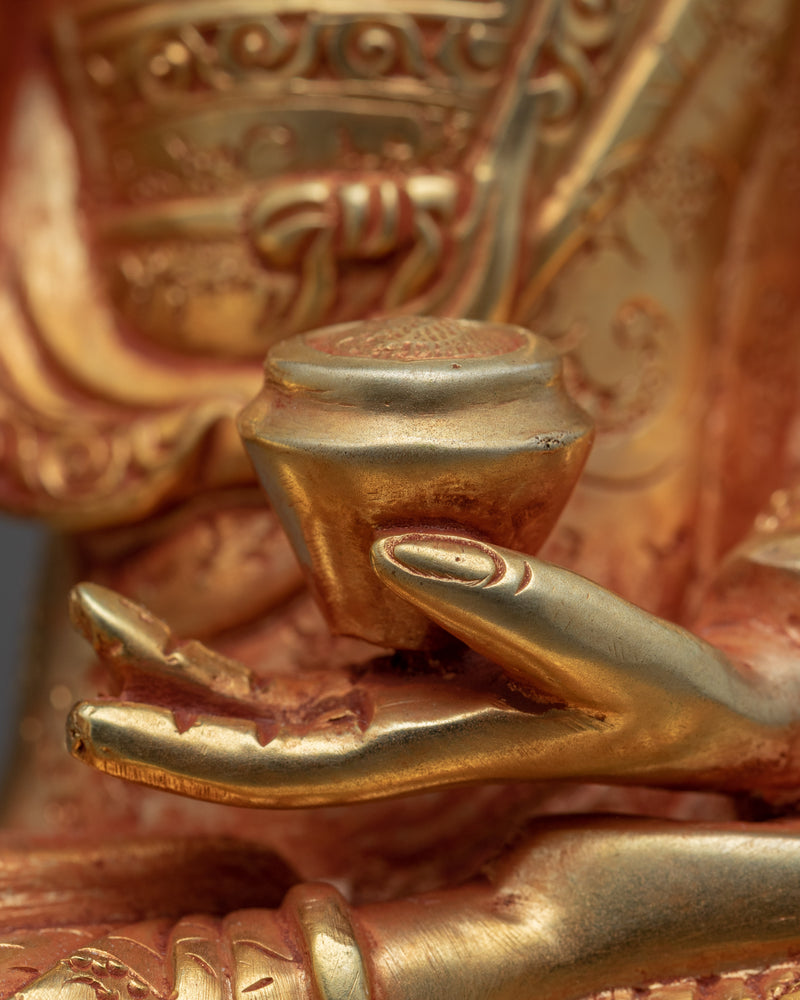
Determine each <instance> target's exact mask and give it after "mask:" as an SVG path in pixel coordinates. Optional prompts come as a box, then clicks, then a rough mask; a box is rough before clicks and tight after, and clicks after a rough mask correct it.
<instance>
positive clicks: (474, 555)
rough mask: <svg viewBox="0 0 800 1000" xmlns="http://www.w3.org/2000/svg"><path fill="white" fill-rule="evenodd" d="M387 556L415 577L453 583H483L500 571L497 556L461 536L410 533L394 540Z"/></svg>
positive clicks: (499, 573) (501, 571) (501, 572)
mask: <svg viewBox="0 0 800 1000" xmlns="http://www.w3.org/2000/svg"><path fill="white" fill-rule="evenodd" d="M389 555H390V558H391V560H392V561H393V562H395V563H396V564H397V565H398V566H400V567H401V568H402V569H406V570H409V571H410V572H412V573H415V574H416V575H418V576H428V577H434V578H436V579H440V580H452V581H453V582H454V583H469V584H476V583H483V582H485V581H488V580H490V579H494V578H497V577H498V576H502V574H503V566H502V563H501V562H500V561H499V557H496V556H493V555H491V554H490V552H489V551H487V550H486V549H485V548H483V546H481V545H480V544H478V543H471V542H469V541H466V540H463V539H458V540H456V539H447V538H426V539H419V538H414V537H413V536H412V537H409V538H405V539H399V540H396V541H394V542H393V544H392V545H391V547H390V548H389Z"/></svg>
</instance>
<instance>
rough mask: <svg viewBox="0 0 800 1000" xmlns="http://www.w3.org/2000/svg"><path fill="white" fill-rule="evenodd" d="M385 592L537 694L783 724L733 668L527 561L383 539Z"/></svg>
mask: <svg viewBox="0 0 800 1000" xmlns="http://www.w3.org/2000/svg"><path fill="white" fill-rule="evenodd" d="M372 562H373V566H374V569H375V571H376V573H377V574H378V576H379V577H380V578H381V580H383V581H384V582H385V583H386V585H387V586H388V587H390V588H391V589H392V590H393V591H395V592H396V593H398V594H400V595H401V596H402V597H404V598H405V599H406V600H408V601H410V602H411V603H412V604H415V605H416V606H417V607H419V608H420V609H421V610H423V611H424V612H425V613H426V614H428V615H429V616H430V617H431V618H432V619H433V620H434V621H435V622H437V623H438V624H440V625H442V626H443V627H444V628H446V629H447V630H448V631H450V632H452V633H453V634H454V635H455V636H457V637H458V638H459V639H461V640H463V641H464V642H466V643H467V644H468V645H470V646H471V647H472V648H474V649H476V650H477V651H478V652H480V653H482V654H483V655H484V656H486V657H488V658H489V659H491V660H493V661H494V662H496V663H499V664H500V665H502V666H503V667H504V668H505V669H506V671H507V672H508V673H509V674H510V675H511V676H513V677H514V678H516V679H517V680H520V681H522V682H523V683H525V684H526V685H528V686H529V687H532V688H533V689H534V690H536V691H538V692H540V693H542V694H543V695H545V696H547V697H549V698H551V699H553V700H556V701H558V702H560V703H564V702H566V703H567V704H569V705H573V706H579V707H582V708H584V709H586V710H589V711H598V712H604V713H608V712H611V713H620V714H624V715H625V714H627V715H630V714H631V713H632V712H633V711H635V712H636V713H637V714H639V715H641V714H642V713H644V714H645V715H646V714H647V713H649V712H652V711H655V712H657V713H659V715H660V716H661V718H662V719H663V718H664V716H665V714H668V713H670V712H673V711H678V710H680V711H686V710H687V709H688V707H689V706H694V707H695V708H697V709H699V710H701V711H702V710H703V708H704V707H705V708H708V707H710V706H713V705H722V706H726V707H728V708H733V709H735V711H737V712H739V713H741V714H742V715H744V716H750V717H763V716H764V714H765V713H766V714H770V713H772V714H773V715H775V716H777V715H780V713H781V711H782V709H781V707H780V706H779V705H777V704H772V703H767V702H766V701H765V700H764V699H763V698H762V697H761V695H760V692H758V691H757V690H755V689H754V688H753V687H752V686H750V685H749V684H747V683H745V681H744V680H743V679H742V678H741V677H740V676H739V674H738V672H737V671H736V669H735V668H734V666H733V665H732V664H731V663H730V661H729V660H727V659H726V657H725V656H723V654H722V653H720V652H719V651H718V650H716V649H714V647H713V646H709V645H708V644H707V643H704V642H702V641H701V640H700V639H698V638H697V637H696V636H694V635H692V634H691V633H690V632H687V631H685V630H684V629H681V628H678V627H677V626H675V625H672V624H671V623H669V622H665V621H663V620H661V619H659V618H656V617H655V616H653V615H650V614H648V613H647V612H645V611H642V610H641V609H640V608H637V607H635V606H634V605H632V604H629V603H628V602H627V601H624V600H622V599H621V598H619V597H617V596H616V595H614V594H612V593H610V592H609V591H607V590H605V589H604V588H602V587H599V586H597V585H596V584H593V583H591V582H590V581H589V580H586V579H584V578H583V577H580V576H578V575H577V574H575V573H571V572H569V571H567V570H564V569H561V568H559V567H556V566H552V565H550V564H548V563H545V562H542V561H541V560H537V559H534V558H532V557H530V556H526V555H522V554H520V553H517V552H512V551H510V550H509V549H503V548H499V547H497V546H493V545H489V544H486V543H484V542H479V541H475V540H473V539H470V538H466V537H462V536H459V535H449V534H447V535H446V534H434V533H425V532H414V533H408V534H404V535H393V536H390V537H388V538H383V539H380V540H379V541H377V542H375V544H374V545H373V547H372Z"/></svg>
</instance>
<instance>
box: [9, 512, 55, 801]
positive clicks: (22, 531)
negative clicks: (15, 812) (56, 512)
mask: <svg viewBox="0 0 800 1000" xmlns="http://www.w3.org/2000/svg"><path fill="white" fill-rule="evenodd" d="M45 545H46V533H45V531H44V530H43V529H42V528H41V527H40V526H39V525H36V524H34V523H29V522H27V521H22V520H19V519H16V518H10V517H0V781H2V778H3V777H4V776H5V769H6V766H7V763H8V761H9V757H10V752H11V749H12V747H13V744H14V737H15V735H16V734H15V732H14V728H13V727H14V726H15V724H16V721H17V720H18V702H19V697H20V683H19V680H20V671H21V667H22V664H23V662H24V658H25V648H26V644H27V642H28V637H29V634H30V629H31V627H32V625H33V622H32V617H33V614H34V609H35V601H34V596H35V592H36V587H37V584H38V575H39V567H40V566H41V564H42V562H43V557H44V549H45Z"/></svg>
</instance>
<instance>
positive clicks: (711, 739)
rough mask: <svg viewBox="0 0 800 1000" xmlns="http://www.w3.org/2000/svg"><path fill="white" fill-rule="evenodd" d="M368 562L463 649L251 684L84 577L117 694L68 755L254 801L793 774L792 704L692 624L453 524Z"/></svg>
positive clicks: (749, 781)
mask: <svg viewBox="0 0 800 1000" xmlns="http://www.w3.org/2000/svg"><path fill="white" fill-rule="evenodd" d="M372 558H373V566H374V569H375V572H376V573H377V574H378V576H379V577H380V578H381V580H383V581H384V583H385V584H386V585H387V586H388V587H390V588H391V589H392V590H394V591H395V592H396V593H398V594H400V595H401V596H402V597H404V598H405V599H406V600H408V601H410V602H412V603H413V604H415V605H417V606H418V607H419V608H421V609H422V610H423V611H424V612H425V613H426V614H427V615H429V616H430V617H431V618H432V619H433V620H434V621H435V622H437V623H438V624H440V625H441V626H443V627H444V628H445V629H447V630H448V631H449V632H451V633H452V634H453V635H455V636H456V637H458V638H459V639H461V640H463V642H465V643H466V644H467V645H468V646H470V647H472V649H473V650H475V651H476V652H477V653H478V654H481V655H480V656H478V657H476V656H473V655H472V654H469V655H466V656H465V655H459V656H457V657H455V658H454V659H452V661H448V660H447V658H443V659H442V660H441V662H443V663H444V667H440V669H439V670H438V672H437V671H436V669H435V668H434V667H435V661H434V666H430V669H428V670H427V671H425V670H423V671H422V672H420V671H419V670H416V671H414V672H411V673H406V674H400V675H398V671H397V669H396V664H395V665H394V667H395V668H394V669H387V664H386V661H377V660H376V661H375V663H374V664H373V665H372V666H371V667H370V668H369V669H363V668H362V669H361V670H358V671H354V672H351V673H347V674H341V673H332V672H320V673H318V674H313V675H306V676H305V677H303V678H301V679H293V680H289V679H281V678H276V679H273V680H267V681H265V680H264V679H263V678H262V677H260V676H259V675H258V674H256V672H254V671H253V672H251V671H250V670H249V669H248V668H247V667H246V666H244V665H243V664H240V663H237V662H235V661H231V660H227V659H225V658H223V657H221V656H219V655H217V654H215V653H213V652H212V651H210V650H209V649H207V648H206V647H204V646H202V645H201V644H199V643H195V642H189V643H178V642H176V641H175V640H174V639H173V637H172V636H171V634H170V632H169V629H168V628H167V626H166V625H164V624H163V623H162V622H160V621H158V620H157V619H154V618H153V617H152V616H151V615H149V613H147V612H146V611H144V609H142V608H139V607H138V606H136V605H133V604H131V603H130V602H128V601H126V600H125V599H123V598H121V597H119V596H118V595H116V594H114V593H112V592H110V591H107V590H103V589H102V588H99V587H95V586H93V585H88V584H87V585H83V586H81V587H79V588H77V590H76V591H75V592H74V595H73V618H74V620H75V622H76V624H77V625H78V627H79V628H81V630H82V631H83V632H84V634H85V635H86V636H87V638H89V639H90V640H91V641H92V643H93V644H94V646H95V649H96V650H97V652H98V653H99V655H100V657H101V659H103V660H104V661H105V662H106V663H108V664H109V665H110V666H111V667H112V668H113V669H114V670H115V672H116V674H117V675H118V677H119V678H120V686H121V693H120V697H119V700H116V701H108V700H103V701H96V702H92V703H89V702H85V703H81V704H79V705H77V706H76V707H75V709H74V710H73V712H72V715H71V717H70V722H69V737H70V743H71V749H72V752H73V754H74V755H75V756H77V757H79V758H80V759H83V760H85V761H86V762H88V763H91V764H93V765H94V766H95V767H98V768H99V769H101V770H103V771H107V772H110V773H112V774H116V775H119V776H122V777H125V778H128V779H131V780H134V781H138V782H141V783H144V784H148V785H154V786H158V787H163V788H169V789H172V790H173V791H177V792H180V793H183V794H186V795H191V796H194V797H199V798H205V799H211V800H215V801H222V802H230V803H235V804H240V805H252V806H265V807H275V806H305V805H315V804H325V803H338V802H352V801H360V800H366V799H374V798H381V797H387V796H392V795H400V794H405V793H409V792H414V791H422V790H426V789H431V788H437V787H441V786H447V785H454V784H459V783H464V782H475V781H498V780H529V779H530V780H533V779H536V780H541V779H548V778H559V779H580V780H589V781H599V782H620V783H636V784H652V785H664V786H675V787H678V786H680V787H695V788H701V787H705V788H718V789H726V790H735V789H740V788H741V789H744V788H750V789H754V788H756V789H762V788H766V789H770V788H771V789H776V788H786V787H790V786H792V785H796V782H797V779H798V771H800V768H798V767H797V765H796V764H795V762H794V759H793V753H792V744H793V739H794V732H795V720H796V718H797V716H798V711H797V706H798V705H800V699H794V698H792V697H783V698H778V697H776V696H775V694H774V693H773V692H772V691H770V690H769V689H768V688H767V687H766V685H763V684H761V683H760V682H759V679H758V675H757V673H755V672H754V671H752V670H750V671H749V673H747V672H746V670H747V669H748V668H744V667H740V666H738V665H737V664H735V663H733V662H732V661H731V660H729V659H727V658H726V657H725V656H724V655H723V654H722V653H721V652H720V651H719V650H717V649H715V648H714V647H712V646H710V645H708V644H706V643H704V642H702V641H701V640H700V639H698V638H696V637H695V636H693V635H692V634H691V633H689V632H687V631H685V630H683V629H680V628H678V627H676V626H674V625H671V624H669V623H667V622H665V621H662V620H660V619H658V618H655V617H653V616H652V615H649V614H647V613H645V612H644V611H641V610H640V609H638V608H636V607H633V606H632V605H630V604H628V603H627V602H625V601H623V600H621V599H620V598H618V597H616V596H614V595H613V594H611V593H609V592H608V591H606V590H604V589H603V588H602V587H598V586H596V585H595V584H593V583H590V582H589V581H588V580H585V579H583V578H582V577H579V576H576V575H575V574H573V573H570V572H568V571H566V570H563V569H559V568H557V567H555V566H552V565H549V564H547V563H544V562H541V561H539V560H536V559H533V558H531V557H529V556H524V555H520V554H518V553H515V552H511V551H509V550H507V549H501V548H497V547H494V546H490V545H487V544H484V543H481V542H476V541H473V540H471V539H468V538H463V537H459V536H455V535H442V534H425V533H419V532H418V533H414V534H413V535H405V536H395V537H390V538H387V539H382V540H381V541H379V542H376V543H375V545H374V546H373V550H372ZM487 661H489V662H487ZM491 664H497V665H499V667H500V668H501V669H496V668H494V667H492V666H491ZM748 667H749V665H748Z"/></svg>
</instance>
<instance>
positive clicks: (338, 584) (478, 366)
mask: <svg viewBox="0 0 800 1000" xmlns="http://www.w3.org/2000/svg"><path fill="white" fill-rule="evenodd" d="M560 368H561V365H560V360H559V358H558V356H557V355H556V354H555V352H554V351H553V350H552V348H550V346H549V345H548V344H547V343H546V342H545V341H544V340H543V339H542V338H536V337H534V336H532V335H531V334H530V333H528V332H527V331H524V330H522V329H520V328H518V327H512V326H503V325H490V324H477V323H468V322H464V321H455V320H441V319H439V320H436V319H431V318H420V319H411V320H408V319H403V320H392V321H380V320H377V321H373V322H372V323H365V324H347V325H344V326H340V327H333V328H332V329H326V330H322V331H317V332H316V333H313V334H309V335H307V336H303V337H297V338H292V339H290V340H288V341H284V342H283V343H281V344H280V345H278V346H277V347H275V348H273V350H272V351H270V353H269V355H268V356H267V365H266V369H267V372H266V381H265V386H264V389H263V390H262V392H261V394H260V395H259V396H258V398H257V399H256V400H254V401H253V402H252V403H251V404H250V405H249V406H248V407H247V408H246V409H245V410H244V411H243V412H242V414H241V416H240V418H239V427H240V431H241V433H242V436H243V438H244V440H245V443H246V446H247V449H248V452H249V454H250V456H251V458H252V460H253V464H254V465H255V467H256V470H257V472H258V475H259V478H260V480H261V482H262V484H263V486H264V488H265V489H266V491H267V494H268V496H269V499H270V503H271V504H272V507H273V509H274V510H275V511H276V513H277V514H278V516H279V517H280V519H281V522H282V524H283V527H284V530H285V531H286V533H287V535H288V536H289V538H290V540H291V542H292V545H293V546H294V549H295V552H296V553H297V557H298V560H299V562H300V564H301V565H302V566H303V568H304V570H305V571H306V575H307V577H308V578H309V581H310V583H311V585H312V587H313V588H314V592H315V594H316V596H317V598H318V600H319V601H320V603H321V604H322V606H323V608H324V609H325V611H326V613H327V616H328V619H329V621H330V623H331V625H332V627H333V628H334V630H335V631H337V632H343V633H345V634H350V635H357V636H360V637H361V638H363V639H367V640H369V641H371V642H374V643H375V644H376V645H381V646H391V647H395V648H416V647H424V646H425V645H426V643H429V642H430V641H432V639H431V635H430V633H431V627H430V620H429V618H428V617H427V616H426V615H424V614H422V615H420V614H415V613H414V612H413V611H412V610H411V609H410V608H409V607H408V605H407V604H406V603H405V602H399V601H395V600H393V599H392V597H391V595H389V594H388V593H387V591H386V590H385V588H383V587H381V586H379V585H377V584H376V581H375V580H374V577H373V576H372V573H371V572H370V570H369V563H368V559H369V557H368V552H369V547H370V545H371V544H372V541H373V540H374V538H375V537H376V535H377V534H380V533H386V532H393V531H396V530H398V528H400V527H401V526H404V525H405V526H409V527H411V526H414V527H416V528H423V527H424V528H428V529H432V530H434V529H436V528H443V527H447V526H448V525H451V524H452V523H453V522H454V521H456V522H458V523H460V524H461V525H462V526H463V528H464V529H465V530H467V531H472V532H474V533H476V535H477V536H478V537H481V538H486V539H490V540H492V541H496V542H499V543H502V544H506V545H513V546H519V547H521V548H523V549H524V550H525V551H526V552H536V551H537V550H538V548H539V547H540V546H541V544H542V542H543V541H544V539H545V538H546V537H547V535H548V534H549V533H550V530H551V528H552V526H553V524H554V523H555V521H556V520H557V518H558V516H559V514H560V513H561V511H562V509H563V507H564V505H565V504H566V502H567V499H568V497H569V495H570V493H571V492H572V489H573V488H574V485H575V483H576V481H577V479H578V476H579V474H580V471H581V469H582V468H583V465H584V462H585V461H586V456H587V454H588V451H589V446H590V443H591V439H592V428H591V421H590V420H589V418H588V417H587V416H586V414H585V413H583V412H582V411H581V410H580V409H579V408H578V407H576V406H575V404H574V403H573V402H572V401H571V400H570V399H569V397H568V396H567V394H566V392H565V391H564V387H563V384H562V381H561V372H560ZM489 429H490V430H489ZM487 430H488V431H489V432H488V433H487ZM411 510H414V515H413V516H412V517H411V519H410V520H409V512H410V511H411Z"/></svg>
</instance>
